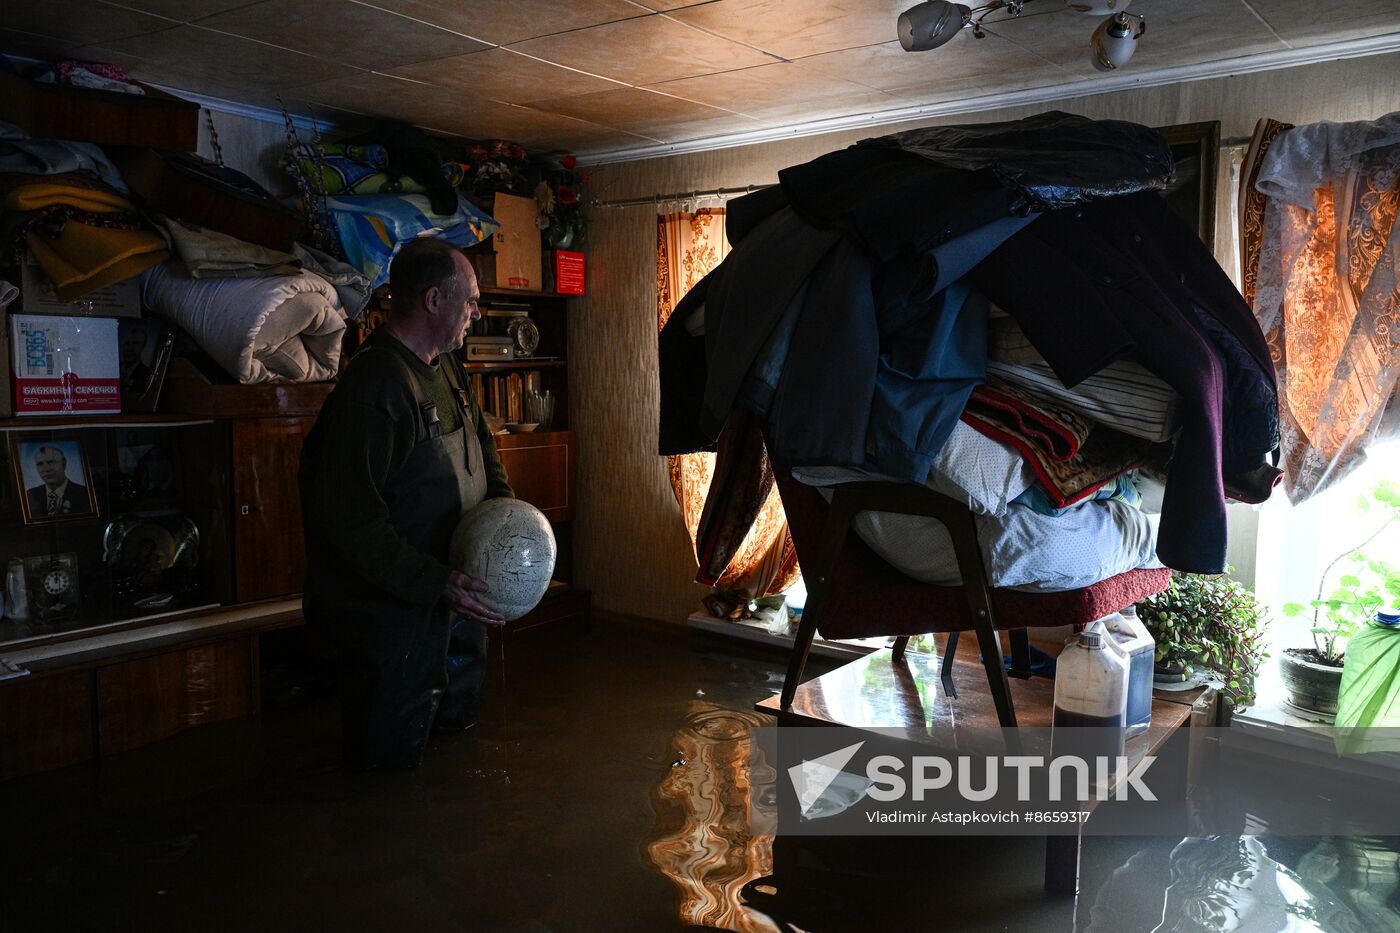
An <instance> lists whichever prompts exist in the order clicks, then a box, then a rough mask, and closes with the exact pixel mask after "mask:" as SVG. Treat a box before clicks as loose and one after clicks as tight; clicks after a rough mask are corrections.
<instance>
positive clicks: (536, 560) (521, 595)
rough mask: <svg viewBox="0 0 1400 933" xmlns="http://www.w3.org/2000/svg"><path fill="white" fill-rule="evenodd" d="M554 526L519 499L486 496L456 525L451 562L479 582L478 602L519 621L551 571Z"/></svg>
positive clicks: (540, 595) (544, 587) (533, 603)
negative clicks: (481, 588) (481, 590)
mask: <svg viewBox="0 0 1400 933" xmlns="http://www.w3.org/2000/svg"><path fill="white" fill-rule="evenodd" d="M556 550H557V548H556V547H555V543H554V529H553V528H551V527H549V519H547V518H545V517H544V513H543V512H541V511H540V510H539V509H537V508H535V507H534V506H533V505H531V504H530V503H528V502H521V501H520V500H519V499H487V500H486V501H485V502H483V503H481V504H480V505H478V506H477V507H476V508H474V509H472V510H471V511H470V512H468V513H467V514H466V515H463V516H462V520H461V521H460V522H459V523H458V524H457V530H456V531H455V532H453V534H452V552H451V557H450V559H451V563H452V566H453V567H454V568H456V569H457V570H460V571H461V572H462V573H465V574H466V575H467V576H469V577H475V578H476V579H478V580H481V581H484V582H485V583H486V586H487V587H488V589H487V591H486V592H485V593H476V594H475V596H476V598H477V599H478V600H479V601H480V602H481V604H482V605H484V606H486V607H488V608H490V609H494V610H495V611H496V612H499V613H500V614H501V615H503V616H505V617H506V619H507V620H510V619H518V618H520V617H521V616H523V615H524V614H525V613H527V612H529V611H530V610H531V609H534V608H535V607H536V606H537V605H539V602H540V600H541V599H543V598H544V594H545V590H547V589H548V588H549V580H550V577H551V576H553V574H554V556H555V553H556Z"/></svg>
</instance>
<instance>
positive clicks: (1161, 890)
mask: <svg viewBox="0 0 1400 933" xmlns="http://www.w3.org/2000/svg"><path fill="white" fill-rule="evenodd" d="M769 724H771V720H769V719H768V718H767V717H764V716H761V715H758V714H756V713H751V712H739V711H735V710H729V709H724V708H722V707H719V706H716V705H714V704H710V703H707V702H703V701H698V700H696V701H692V702H691V703H690V705H689V707H688V711H687V716H686V719H685V721H684V723H683V725H682V727H681V728H680V729H679V730H678V731H677V732H676V733H675V735H674V736H673V738H672V741H671V747H670V749H669V752H668V755H667V757H666V758H665V759H664V761H666V762H668V763H670V767H669V768H668V769H667V770H666V773H665V775H664V776H663V777H662V779H661V780H660V782H659V783H658V784H657V785H656V786H655V787H653V788H652V791H651V795H650V796H651V804H652V808H653V812H654V814H655V819H654V822H653V827H652V832H651V833H650V835H649V836H648V839H647V841H646V842H645V843H644V845H643V851H644V852H645V854H646V857H647V859H648V860H649V861H650V862H651V864H652V865H653V866H655V868H656V869H657V870H659V871H660V872H661V873H662V874H664V875H665V876H666V877H667V878H669V879H670V880H671V881H672V882H673V883H674V884H675V886H676V888H677V891H678V906H677V911H678V915H679V920H680V923H681V924H682V925H690V926H693V927H704V928H710V929H721V930H733V931H742V933H777V931H779V930H792V929H796V928H797V927H795V926H793V924H800V925H801V928H802V929H806V930H821V931H838V930H864V929H871V928H872V925H879V926H888V925H890V924H894V925H913V926H914V927H916V928H923V926H924V925H925V924H926V923H927V922H928V920H929V917H930V913H929V911H930V902H929V900H928V898H927V897H926V896H923V895H921V896H913V897H911V896H908V894H909V892H910V891H922V892H924V894H925V895H934V890H935V888H931V887H929V879H930V878H937V879H938V883H937V885H936V886H935V887H936V891H937V892H938V893H937V894H936V896H934V900H935V901H937V902H938V903H939V904H941V908H940V909H941V910H942V911H945V912H946V913H945V914H944V921H945V925H944V927H943V928H946V929H949V930H973V929H976V930H984V929H985V930H998V931H1000V930H1005V929H1032V928H1034V929H1038V930H1047V931H1052V930H1060V931H1066V933H1068V931H1071V930H1073V931H1075V933H1400V845H1397V843H1400V840H1395V839H1375V838H1366V837H1347V838H1342V837H1327V838H1279V837H1264V836H1243V837H1241V836H1218V837H1207V838H1199V839H1177V840H1171V839H1159V838H1153V839H1134V840H1113V839H1093V838H1090V839H1088V840H1086V845H1085V851H1084V863H1083V868H1084V870H1083V887H1082V892H1083V893H1082V894H1081V896H1080V900H1079V904H1078V906H1077V909H1075V908H1074V907H1073V905H1067V904H1065V903H1064V902H1057V901H1053V900H1048V899H1045V898H1043V897H1042V896H1041V895H1040V892H1039V878H1038V876H1039V873H1040V868H1041V863H1040V846H1039V840H1030V839H1025V840H1011V839H1006V840H991V839H987V840H973V839H967V840H950V839H945V840H933V839H906V840H896V839H884V840H878V839H868V838H867V839H824V840H822V839H795V838H784V839H780V840H777V845H778V847H779V848H780V849H783V850H784V852H785V853H786V854H783V853H780V855H781V856H782V857H781V858H780V859H779V861H780V864H779V865H778V866H777V867H775V864H774V861H775V860H774V845H775V841H774V837H773V835H772V833H771V832H767V831H765V830H766V829H767V828H768V827H767V825H765V823H764V821H763V819H757V818H758V817H759V816H761V815H760V814H755V813H752V812H751V811H750V787H751V786H755V787H757V788H759V790H760V791H762V790H763V789H764V788H765V787H766V788H772V787H774V786H775V778H776V775H775V773H774V771H773V769H772V768H771V767H769V766H768V765H767V764H766V763H762V762H760V763H759V764H758V765H757V766H756V767H753V770H752V772H751V762H750V754H751V742H750V730H751V729H753V728H756V727H760V726H765V725H769ZM756 819H757V823H758V826H757V828H755V825H754V823H755V820H756ZM784 847H786V848H784ZM789 850H791V851H789ZM797 850H801V851H803V852H804V853H805V854H804V855H803V856H802V857H798V856H797V855H795V854H794V853H795V852H796V851H797ZM1027 854H1029V858H1027ZM877 866H878V867H877ZM1115 866H1116V867H1115ZM1028 879H1029V883H1023V882H1026V881H1027V880H1028ZM753 905H758V906H761V907H763V908H764V910H762V911H760V910H758V909H756V908H755V906H753Z"/></svg>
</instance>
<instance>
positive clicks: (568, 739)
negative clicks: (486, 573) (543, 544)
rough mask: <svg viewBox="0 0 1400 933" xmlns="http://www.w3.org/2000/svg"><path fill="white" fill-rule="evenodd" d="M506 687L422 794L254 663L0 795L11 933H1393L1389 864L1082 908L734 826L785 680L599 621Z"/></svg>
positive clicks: (1161, 851)
mask: <svg viewBox="0 0 1400 933" xmlns="http://www.w3.org/2000/svg"><path fill="white" fill-rule="evenodd" d="M504 663H505V667H506V670H505V671H502V670H500V668H499V667H498V666H497V665H494V664H493V671H492V675H491V681H490V682H489V683H488V684H487V691H486V696H487V704H486V709H485V714H484V716H483V718H482V721H481V724H480V725H479V726H478V727H477V728H476V729H474V730H472V731H470V732H468V733H464V734H461V735H456V736H449V737H443V738H441V739H436V740H434V742H433V743H432V744H431V746H430V748H429V751H428V755H427V757H426V759H425V761H424V764H423V768H422V769H421V770H420V771H419V772H418V773H417V774H412V775H389V776H382V777H378V778H370V779H366V778H352V777H349V776H347V775H344V774H343V773H341V772H340V770H339V748H338V743H337V735H338V728H339V727H338V715H337V710H336V705H335V702H334V700H333V698H332V697H331V696H329V695H327V694H325V693H323V692H317V691H315V690H311V689H304V688H298V689H289V688H287V687H286V685H285V684H284V685H283V686H282V687H281V688H279V687H278V685H277V680H276V677H275V676H274V674H275V670H274V669H273V665H271V664H269V665H268V690H267V692H266V693H265V697H264V705H263V712H262V715H261V716H260V717H258V718H255V719H248V720H243V721H239V722H233V723H224V724H220V725H217V726H209V727H205V728H201V729H196V730H192V731H190V732H188V733H185V734H183V735H181V736H178V737H176V738H174V739H172V740H169V741H167V742H163V743H159V744H157V745H153V746H151V747H149V748H146V749H142V750H139V751H137V752H133V753H131V754H128V755H123V756H118V757H115V758H110V759H107V760H106V761H104V762H103V763H102V764H101V765H83V766H79V767H75V768H69V769H65V770H63V771H57V772H51V773H49V774H44V775H39V776H36V777H33V778H25V779H23V780H19V781H12V782H9V783H6V784H0V931H3V933H11V931H17V933H29V931H34V930H40V931H44V930H62V931H65V933H68V931H84V930H103V931H109V930H126V929H132V930H141V931H142V933H150V931H165V930H178V931H186V930H200V931H201V933H205V931H225V930H227V931H237V933H246V931H250V930H257V931H260V933H263V931H271V933H277V931H283V930H286V931H298V933H299V931H319V930H335V931H337V933H353V931H359V930H371V931H379V930H396V931H397V930H404V931H413V933H419V931H438V930H443V931H463V930H467V931H475V930H483V931H491V933H495V931H504V933H514V931H529V933H565V931H595V930H596V931H605V933H628V931H639V933H649V931H668V930H686V929H692V930H693V929H704V928H709V929H728V930H755V931H765V933H766V931H773V930H783V931H788V930H794V929H796V930H806V931H810V933H822V931H846V930H853V931H867V930H883V929H892V930H893V929H898V930H939V931H976V933H983V931H986V933H1008V931H1013V933H1019V931H1035V933H1042V931H1045V933H1071V931H1073V933H1079V931H1093V933H1138V931H1142V933H1206V931H1211V933H1214V931H1226V930H1228V931H1243V933H1285V931H1286V933H1294V931H1312V930H1321V931H1325V933H1352V931H1366V933H1372V931H1379V933H1385V931H1389V930H1400V923H1397V922H1396V921H1397V918H1400V912H1397V906H1400V905H1398V904H1397V894H1396V864H1397V854H1396V843H1395V842H1394V841H1393V840H1368V839H1321V840H1317V839H1273V838H1261V839H1257V840H1240V839H1209V840H1181V839H1147V840H1144V839H1090V840H1088V841H1087V843H1086V846H1085V851H1084V862H1083V872H1082V893H1081V895H1080V897H1079V899H1078V901H1077V902H1076V901H1047V900H1046V899H1045V897H1044V896H1043V895H1042V893H1041V877H1042V870H1043V857H1044V855H1043V845H1042V842H1041V840H1040V839H1035V838H1028V839H1000V840H989V839H962V840H954V839H932V840H928V839H913V840H904V841H901V842H899V843H895V842H892V841H890V840H884V839H874V840H872V839H861V840H850V839H828V840H822V839H815V840H809V841H805V842H804V844H803V845H802V846H800V847H797V846H793V845H792V844H791V840H787V839H783V838H777V839H773V838H771V837H770V836H769V835H768V834H767V833H764V832H761V831H757V832H756V831H755V830H754V829H752V828H750V826H749V821H748V818H747V817H748V814H747V813H746V812H745V811H744V808H745V807H746V806H747V800H748V792H749V789H750V787H751V786H752V785H755V784H757V785H759V786H764V785H765V783H771V782H773V781H774V780H775V779H776V776H775V775H773V774H772V773H771V769H769V768H767V767H766V766H765V767H764V768H762V769H760V770H759V771H758V773H755V772H754V771H753V769H751V767H750V765H749V763H748V752H747V741H748V739H747V730H748V728H749V727H750V726H751V725H752V724H754V723H755V722H757V721H759V720H758V718H757V717H756V716H755V714H753V713H752V712H750V711H751V710H752V707H753V704H754V703H755V702H756V701H757V700H759V699H762V698H764V697H767V696H770V695H771V694H772V693H773V692H774V691H776V690H777V689H778V687H779V686H780V682H781V678H782V668H783V664H784V659H783V658H782V657H781V656H778V655H773V654H765V653H759V652H757V651H754V650H750V649H744V648H739V647H734V646H731V645H729V644H727V643H723V642H715V641H712V640H707V639H698V638H690V637H686V636H684V635H679V634H676V633H662V632H657V631H654V630H651V629H644V628H635V627H625V626H621V625H617V624H611V625H610V624H605V623H601V622H600V623H598V624H596V625H595V627H594V630H593V631H592V632H591V633H588V634H586V635H581V636H578V637H555V636H549V637H539V636H526V635H522V636H520V637H518V638H513V639H512V640H511V642H510V645H509V649H508V652H507V656H506V658H505V661H504ZM819 669H820V662H818V663H817V665H816V666H815V667H814V671H813V672H814V673H816V671H817V670H819Z"/></svg>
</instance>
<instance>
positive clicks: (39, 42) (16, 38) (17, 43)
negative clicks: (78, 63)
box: [0, 29, 73, 58]
mask: <svg viewBox="0 0 1400 933" xmlns="http://www.w3.org/2000/svg"><path fill="white" fill-rule="evenodd" d="M72 47H73V42H72V40H70V39H55V38H54V37H53V36H41V35H37V34H35V33H32V32H20V31H19V30H18V29H0V52H4V53H6V54H9V55H24V56H27V57H29V58H60V57H62V54H63V50H64V49H70V48H72Z"/></svg>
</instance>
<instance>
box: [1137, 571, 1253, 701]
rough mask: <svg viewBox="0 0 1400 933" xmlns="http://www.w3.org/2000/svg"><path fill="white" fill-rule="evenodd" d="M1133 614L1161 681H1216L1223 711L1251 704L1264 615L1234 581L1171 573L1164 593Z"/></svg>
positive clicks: (1237, 582) (1220, 575)
mask: <svg viewBox="0 0 1400 933" xmlns="http://www.w3.org/2000/svg"><path fill="white" fill-rule="evenodd" d="M1227 570H1228V568H1227ZM1137 613H1138V618H1140V619H1141V620H1142V622H1143V624H1144V625H1146V626H1147V630H1148V631H1149V632H1151V633H1152V637H1153V639H1155V640H1156V642H1157V653H1156V674H1157V676H1156V678H1155V679H1156V680H1157V681H1158V682H1159V683H1181V682H1189V681H1190V680H1191V679H1192V678H1193V677H1195V676H1196V675H1197V674H1200V675H1203V676H1204V677H1206V678H1213V679H1215V680H1218V681H1219V684H1220V693H1221V697H1222V698H1223V699H1224V701H1225V707H1226V709H1227V710H1231V711H1232V710H1235V709H1243V708H1245V707H1247V706H1249V704H1250V703H1252V702H1253V701H1254V679H1255V675H1256V674H1258V673H1259V666H1260V665H1261V664H1262V663H1263V662H1264V659H1265V658H1267V657H1268V656H1269V655H1268V652H1267V651H1266V650H1265V647H1264V627H1265V626H1264V620H1265V615H1264V609H1263V607H1262V606H1261V605H1260V604H1259V602H1258V600H1256V599H1255V598H1254V594H1253V593H1251V592H1250V591H1249V589H1248V588H1246V587H1245V586H1244V585H1243V584H1241V583H1240V582H1239V581H1238V580H1235V579H1233V578H1231V577H1229V576H1226V575H1225V574H1217V575H1205V574H1196V573H1178V574H1174V575H1173V576H1172V582H1171V585H1170V586H1168V587H1167V589H1166V590H1164V591H1162V592H1161V593H1158V594H1156V595H1155V596H1149V597H1148V598H1147V599H1145V600H1143V601H1142V602H1140V603H1138V605H1137Z"/></svg>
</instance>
